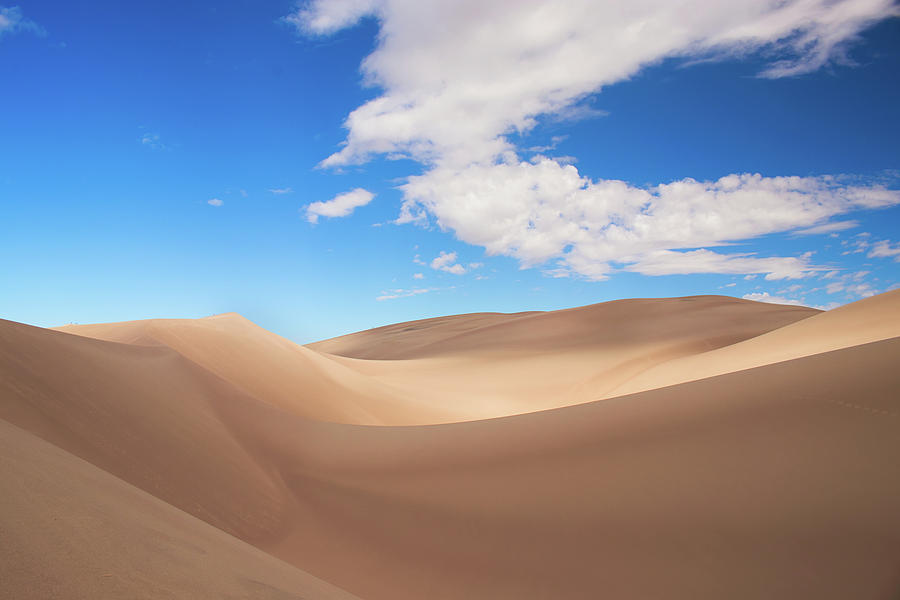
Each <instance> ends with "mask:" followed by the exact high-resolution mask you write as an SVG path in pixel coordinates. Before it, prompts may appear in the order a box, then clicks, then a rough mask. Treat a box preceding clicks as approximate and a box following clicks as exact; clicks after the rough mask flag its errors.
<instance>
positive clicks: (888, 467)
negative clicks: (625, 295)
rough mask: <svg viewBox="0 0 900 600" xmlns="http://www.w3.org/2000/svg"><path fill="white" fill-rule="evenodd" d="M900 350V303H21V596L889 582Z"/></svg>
mask: <svg viewBox="0 0 900 600" xmlns="http://www.w3.org/2000/svg"><path fill="white" fill-rule="evenodd" d="M898 367H900V291H894V292H889V293H887V294H882V295H880V296H877V297H874V298H869V299H866V300H863V301H860V302H857V303H855V304H852V305H848V306H846V307H842V308H839V309H835V310H833V311H829V312H825V313H822V312H820V311H816V310H814V309H809V308H804V307H795V306H783V305H774V304H762V303H756V302H750V301H745V300H738V299H734V298H728V297H722V296H700V297H690V298H672V299H641V300H622V301H617V302H608V303H604V304H597V305H593V306H586V307H582V308H575V309H569V310H562V311H554V312H547V313H518V314H511V315H506V314H498V313H483V314H473V315H458V316H453V317H442V318H438V319H427V320H423V321H415V322H411V323H402V324H398V325H391V326H388V327H382V328H378V329H373V330H369V331H365V332H360V333H357V334H351V335H348V336H342V337H340V338H335V339H332V340H326V341H322V342H318V343H315V344H310V345H309V346H305V347H304V346H299V345H297V344H294V343H292V342H290V341H287V340H285V339H283V338H280V337H279V336H277V335H275V334H273V333H270V332H268V331H265V330H263V329H261V328H259V327H257V326H256V325H254V324H253V323H251V322H249V321H247V320H246V319H244V318H242V317H240V316H239V315H235V314H226V315H218V316H215V317H209V318H206V319H197V320H151V321H135V322H129V323H111V324H103V325H79V326H66V327H61V328H59V329H58V330H48V329H41V328H37V327H31V326H28V325H23V324H19V323H14V322H10V321H0V419H2V420H0V448H2V453H0V481H2V483H0V485H2V489H3V494H0V540H2V543H0V597H3V598H6V597H9V598H121V597H129V598H173V597H174V598H198V597H209V598H213V597H214V598H220V597H235V598H245V597H258V598H352V597H359V598H364V599H372V600H395V599H399V600H404V599H409V600H419V599H421V598H436V599H457V598H466V599H469V598H472V599H486V600H487V599H506V598H509V599H512V598H516V599H518V598H535V599H537V598H540V599H558V598H573V599H575V598H577V599H582V598H584V599H589V598H590V599H593V598H641V599H644V598H647V599H653V598H659V599H671V598H677V599H680V598H684V599H695V598H704V599H706V598H709V599H720V598H729V599H745V598H746V599H748V600H749V599H758V598H767V599H796V598H817V599H830V598H833V599H841V600H843V599H846V598H854V599H881V598H884V599H887V598H895V597H898V596H900V511H898V510H897V507H898V506H900V462H898V457H900V368H898ZM326 582H328V583H326Z"/></svg>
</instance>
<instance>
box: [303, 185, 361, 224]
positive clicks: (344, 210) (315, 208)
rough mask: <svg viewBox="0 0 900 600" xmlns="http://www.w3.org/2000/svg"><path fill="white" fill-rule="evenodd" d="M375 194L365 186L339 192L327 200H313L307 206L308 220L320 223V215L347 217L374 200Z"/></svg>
mask: <svg viewBox="0 0 900 600" xmlns="http://www.w3.org/2000/svg"><path fill="white" fill-rule="evenodd" d="M374 197H375V194H373V193H372V192H370V191H369V190H365V189H363V188H356V189H355V190H351V191H349V192H345V193H343V194H338V195H337V196H335V197H334V198H332V199H331V200H328V201H327V202H313V203H311V204H309V205H307V207H306V220H307V221H309V222H310V223H318V222H319V217H346V216H347V215H349V214H351V213H352V212H353V211H354V210H356V209H357V208H359V207H360V206H365V205H366V204H368V203H369V202H371V201H372V198H374Z"/></svg>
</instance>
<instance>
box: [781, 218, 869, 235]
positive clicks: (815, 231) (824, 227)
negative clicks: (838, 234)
mask: <svg viewBox="0 0 900 600" xmlns="http://www.w3.org/2000/svg"><path fill="white" fill-rule="evenodd" d="M853 227H859V223H857V222H856V221H834V222H832V223H822V224H821V225H814V226H813V227H807V228H805V229H799V230H797V231H795V232H794V233H795V234H797V235H819V234H822V233H832V232H834V231H844V230H845V229H851V228H853Z"/></svg>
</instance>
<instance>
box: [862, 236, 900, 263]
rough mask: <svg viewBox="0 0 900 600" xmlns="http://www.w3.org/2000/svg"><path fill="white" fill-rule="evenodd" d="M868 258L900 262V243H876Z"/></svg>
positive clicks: (883, 241) (886, 241)
mask: <svg viewBox="0 0 900 600" xmlns="http://www.w3.org/2000/svg"><path fill="white" fill-rule="evenodd" d="M866 256H868V257H869V258H893V259H894V260H896V261H897V262H900V243H898V244H892V243H891V242H890V241H888V240H881V241H878V242H875V243H874V244H872V249H871V250H869V253H868V254H867V255H866Z"/></svg>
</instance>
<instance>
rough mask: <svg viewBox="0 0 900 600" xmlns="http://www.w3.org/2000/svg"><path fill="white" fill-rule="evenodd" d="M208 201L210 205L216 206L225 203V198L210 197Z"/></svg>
mask: <svg viewBox="0 0 900 600" xmlns="http://www.w3.org/2000/svg"><path fill="white" fill-rule="evenodd" d="M206 203H207V204H209V205H210V206H215V207H216V208H218V207H220V206H222V205H223V204H225V202H224V201H223V200H219V199H218V198H210V199H209V200H207V201H206Z"/></svg>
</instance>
